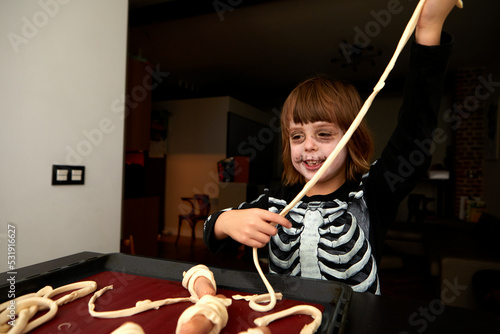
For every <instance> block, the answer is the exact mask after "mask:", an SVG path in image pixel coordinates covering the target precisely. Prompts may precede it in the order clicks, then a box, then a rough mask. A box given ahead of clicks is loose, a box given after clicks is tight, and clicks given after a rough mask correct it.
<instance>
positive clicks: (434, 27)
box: [415, 0, 457, 46]
mask: <svg viewBox="0 0 500 334" xmlns="http://www.w3.org/2000/svg"><path fill="white" fill-rule="evenodd" d="M455 5H457V0H426V2H425V4H424V7H423V9H422V13H421V14H420V18H419V20H418V22H417V28H416V30H415V41H416V42H417V43H418V44H421V45H428V46H432V45H439V42H440V39H441V31H442V29H443V25H444V21H445V20H446V17H447V16H448V14H449V13H450V12H451V10H452V9H453V7H455Z"/></svg>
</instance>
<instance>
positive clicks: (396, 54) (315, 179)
mask: <svg viewBox="0 0 500 334" xmlns="http://www.w3.org/2000/svg"><path fill="white" fill-rule="evenodd" d="M424 3H425V0H420V1H419V3H418V4H417V7H416V8H415V11H414V12H413V15H412V16H411V18H410V20H409V21H408V24H407V25H406V28H405V30H404V31H403V35H402V36H401V38H400V40H399V43H398V45H397V47H396V51H395V52H394V54H393V56H392V58H391V60H390V62H389V64H388V65H387V67H386V69H385V71H384V72H383V73H382V76H381V77H380V79H379V81H378V82H377V84H376V85H375V87H374V88H373V92H372V93H371V95H370V96H368V98H367V99H366V101H365V103H364V104H363V106H362V107H361V110H360V111H359V113H358V115H357V116H356V118H355V119H354V121H353V122H352V124H351V126H350V127H349V128H348V129H347V131H346V133H345V134H344V136H342V139H341V140H340V141H339V143H338V144H337V146H336V147H335V149H334V150H333V151H332V152H331V153H330V155H329V156H328V158H327V159H326V160H325V162H324V163H323V165H322V166H321V167H320V169H318V171H317V172H316V174H314V176H313V177H312V178H311V179H310V180H309V181H308V182H307V183H306V184H305V185H304V188H303V189H302V190H301V191H300V192H299V193H298V194H297V196H295V198H294V199H293V200H292V201H291V202H290V203H289V204H288V205H287V206H286V207H285V208H284V209H283V210H282V211H281V212H280V216H282V217H285V216H286V215H287V214H288V212H289V211H290V210H291V209H292V208H293V207H294V206H295V205H296V204H297V203H298V202H299V201H300V200H301V199H302V197H304V196H305V195H306V193H307V192H308V191H309V190H311V188H312V187H313V186H314V185H315V184H316V183H317V182H318V180H319V179H320V178H321V177H322V176H323V174H324V173H325V172H326V171H327V169H328V168H329V167H330V165H331V164H332V163H333V161H334V160H335V159H336V158H337V156H338V155H339V153H340V152H341V151H342V149H343V148H344V146H345V145H346V144H347V142H348V141H349V139H351V136H352V134H353V133H354V131H356V129H357V128H358V126H359V125H360V124H361V121H362V120H363V118H364V116H365V115H366V113H367V112H368V109H369V108H370V106H371V105H372V103H373V100H374V99H375V96H377V94H378V92H380V90H382V88H384V86H385V79H387V76H388V75H389V73H390V72H391V70H392V69H393V67H394V65H395V63H396V60H397V59H398V57H399V54H400V53H401V51H402V50H403V48H404V46H405V45H406V43H407V42H408V40H409V39H410V36H411V35H412V34H413V31H414V30H415V28H416V26H417V22H418V19H419V17H420V14H421V13H422V8H423V7H424ZM456 6H457V7H458V8H463V2H462V0H457V3H456ZM253 261H254V264H255V268H257V271H258V272H259V275H260V277H261V278H262V281H263V282H264V285H265V286H266V288H267V291H268V292H269V294H271V301H270V302H269V304H268V305H266V306H262V305H261V306H262V307H260V309H261V310H263V311H269V310H272V309H273V308H274V306H275V305H276V299H275V298H274V296H273V294H274V290H273V288H272V286H271V285H270V284H269V281H268V280H267V279H266V277H265V276H264V273H263V272H262V269H261V268H260V264H259V259H258V257H257V248H255V247H254V248H253Z"/></svg>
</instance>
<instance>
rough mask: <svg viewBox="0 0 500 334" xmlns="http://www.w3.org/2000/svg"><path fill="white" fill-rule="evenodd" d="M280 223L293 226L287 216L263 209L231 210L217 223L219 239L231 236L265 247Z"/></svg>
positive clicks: (223, 214)
mask: <svg viewBox="0 0 500 334" xmlns="http://www.w3.org/2000/svg"><path fill="white" fill-rule="evenodd" d="M271 224H273V225H276V224H279V225H282V226H283V227H286V228H291V227H292V223H290V222H289V221H288V220H287V219H286V218H284V217H281V216H280V215H279V214H277V213H273V212H270V211H267V210H263V209H243V210H229V211H226V212H224V213H222V214H221V215H220V216H219V218H218V219H217V222H216V223H215V236H216V237H217V239H219V240H220V239H224V238H226V237H228V236H229V237H231V238H232V239H234V240H236V241H238V242H240V243H242V244H243V245H246V246H249V247H257V248H261V247H264V246H265V245H266V244H267V243H268V242H269V239H270V238H271V236H273V235H275V234H276V233H277V232H278V230H277V228H276V227H275V226H273V225H271Z"/></svg>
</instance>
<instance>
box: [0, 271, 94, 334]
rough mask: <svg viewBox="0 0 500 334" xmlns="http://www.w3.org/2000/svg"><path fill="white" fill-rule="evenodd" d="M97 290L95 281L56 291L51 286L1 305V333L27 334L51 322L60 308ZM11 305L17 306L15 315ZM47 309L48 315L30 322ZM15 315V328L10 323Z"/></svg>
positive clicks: (79, 283) (69, 285)
mask: <svg viewBox="0 0 500 334" xmlns="http://www.w3.org/2000/svg"><path fill="white" fill-rule="evenodd" d="M96 288H97V283H96V282H94V281H86V282H77V283H73V284H68V285H64V286H61V287H59V288H57V289H55V290H54V289H53V288H52V287H51V286H45V287H43V288H41V289H40V290H38V291H37V292H34V293H28V294H25V295H22V296H19V297H17V298H15V299H13V300H9V301H6V302H4V303H2V304H0V310H1V311H2V313H0V332H1V333H9V334H15V333H27V332H29V331H31V330H32V329H34V328H36V327H38V326H40V325H42V324H44V323H45V322H47V321H49V320H51V319H52V318H53V317H54V316H55V314H56V313H57V310H58V307H59V306H61V305H64V304H67V303H69V302H72V301H74V300H76V299H78V298H81V297H84V296H86V295H88V294H89V293H90V292H92V291H94V290H95V289H96ZM75 289H78V290H77V291H74V292H72V293H70V294H68V295H65V296H63V297H61V298H59V299H58V300H57V301H54V300H52V297H53V296H56V295H59V294H61V293H64V292H68V291H71V290H75ZM10 305H15V314H13V313H12V310H11V309H9V306H10ZM54 305H55V306H54ZM46 309H49V311H48V312H47V313H46V314H44V315H42V316H41V317H39V318H37V319H35V320H33V321H31V322H29V321H30V320H31V318H33V316H34V315H35V314H36V313H37V312H38V311H43V310H46ZM14 315H17V318H16V319H15V326H11V325H9V324H8V322H9V321H10V320H12V316H14Z"/></svg>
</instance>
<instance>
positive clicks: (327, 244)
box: [204, 33, 452, 294]
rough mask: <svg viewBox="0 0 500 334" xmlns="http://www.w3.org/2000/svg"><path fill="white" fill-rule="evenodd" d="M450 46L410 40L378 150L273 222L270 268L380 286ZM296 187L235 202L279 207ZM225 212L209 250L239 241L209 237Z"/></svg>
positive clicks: (421, 164) (373, 288)
mask: <svg viewBox="0 0 500 334" xmlns="http://www.w3.org/2000/svg"><path fill="white" fill-rule="evenodd" d="M451 47H452V39H451V37H450V36H449V35H447V34H445V33H443V35H442V38H441V45H440V46H431V47H429V46H422V45H418V44H416V43H413V45H412V47H411V58H410V72H409V75H408V77H407V82H406V85H405V95H404V100H403V104H402V107H401V109H400V113H399V119H398V125H397V127H396V129H395V130H394V132H393V134H392V136H391V138H390V140H389V142H388V143H387V145H386V147H385V149H384V151H383V152H382V155H381V156H380V157H379V159H378V160H377V161H376V162H375V163H373V164H372V166H371V168H370V171H369V172H368V173H367V174H366V175H364V176H363V177H362V179H361V180H360V181H347V182H346V183H344V185H342V186H341V187H340V188H339V189H337V190H336V191H335V192H333V193H331V194H328V195H315V196H311V197H308V196H305V197H304V198H303V199H302V200H301V201H299V203H297V204H296V205H295V207H294V208H293V209H292V210H290V212H289V213H288V214H287V216H286V217H287V219H288V220H290V221H291V222H292V228H290V229H287V228H283V227H282V226H278V227H277V228H278V233H277V234H276V235H275V236H273V237H271V240H270V242H269V270H270V272H272V273H277V274H284V275H294V276H301V277H308V278H315V279H326V280H335V281H339V282H342V283H345V284H348V285H350V286H351V287H352V288H353V290H354V291H359V292H364V291H369V292H372V293H376V294H378V293H380V286H379V281H378V275H377V264H378V262H379V260H380V255H381V254H380V252H381V250H382V246H383V241H384V238H385V233H386V230H387V226H388V224H390V223H391V222H392V221H393V220H394V218H395V216H396V214H397V210H398V206H399V203H400V202H401V201H402V200H403V199H404V198H405V196H406V195H408V193H409V192H410V191H411V190H412V189H413V188H414V187H415V185H416V184H417V182H418V181H419V180H420V179H421V178H422V177H423V176H424V175H425V173H426V172H427V169H428V167H429V165H430V162H431V154H432V151H433V148H432V147H433V146H432V145H434V144H433V142H432V135H433V132H434V130H435V129H436V127H437V116H438V112H439V105H440V101H441V95H442V88H443V83H444V79H445V72H446V66H447V63H448V59H449V57H450V54H451ZM302 188H303V185H294V186H287V187H280V188H278V189H275V190H270V191H266V192H265V193H264V194H262V195H261V196H260V197H259V198H257V199H256V200H255V201H253V202H250V203H246V202H245V203H242V204H241V205H240V206H239V207H238V208H237V209H246V208H262V209H266V210H269V211H272V212H276V213H279V212H280V211H281V210H282V209H283V208H284V207H285V206H286V205H287V204H288V203H290V202H291V201H292V200H293V199H294V198H295V196H296V195H297V194H298V193H299V192H300V190H302ZM226 210H230V209H226ZM224 211H225V210H224ZM224 211H221V212H218V213H215V214H213V215H212V216H210V217H209V218H208V219H207V221H206V222H205V226H204V239H205V243H206V244H207V246H208V247H209V249H210V250H211V251H212V252H220V251H225V250H229V249H234V248H236V247H238V246H239V244H238V243H237V242H235V241H234V240H232V239H231V238H226V239H224V240H216V238H215V236H214V225H215V222H216V220H217V218H218V216H219V215H220V214H221V213H222V212H224ZM234 224H238V222H236V221H235V222H234Z"/></svg>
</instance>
